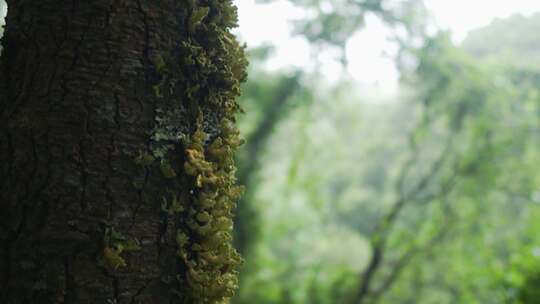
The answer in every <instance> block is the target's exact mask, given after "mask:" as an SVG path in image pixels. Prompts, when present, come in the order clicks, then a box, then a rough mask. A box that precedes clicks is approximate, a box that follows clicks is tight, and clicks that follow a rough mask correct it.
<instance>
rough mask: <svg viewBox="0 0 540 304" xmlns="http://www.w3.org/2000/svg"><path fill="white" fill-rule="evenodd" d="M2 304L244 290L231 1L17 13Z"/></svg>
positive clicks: (9, 83) (240, 76) (204, 297)
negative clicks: (235, 225)
mask: <svg viewBox="0 0 540 304" xmlns="http://www.w3.org/2000/svg"><path fill="white" fill-rule="evenodd" d="M8 7H9V11H8V15H7V18H6V29H5V33H4V37H3V39H2V46H3V52H2V56H1V59H0V85H1V88H0V89H1V90H0V115H1V123H0V133H1V135H0V136H1V139H0V160H1V161H0V187H1V189H2V191H1V194H0V202H1V208H2V212H1V215H0V239H1V242H2V249H1V252H2V253H1V254H2V261H1V262H0V277H1V278H0V279H1V287H0V299H1V302H2V303H221V302H223V301H225V300H226V299H227V298H229V297H231V296H232V294H233V292H234V290H235V289H236V285H237V283H236V281H237V280H236V275H237V270H236V266H237V265H238V264H239V261H240V258H239V256H238V254H237V253H236V252H235V250H234V249H233V248H232V246H231V231H232V210H233V208H234V205H235V201H236V199H237V198H238V197H239V195H240V192H241V191H240V188H239V187H237V186H236V185H235V177H234V171H235V166H234V162H233V153H234V151H235V149H236V147H237V146H238V145H239V144H240V140H239V139H238V132H237V130H236V128H235V114H236V112H237V111H238V109H239V106H238V104H237V103H236V102H235V98H236V97H237V96H238V95H239V90H240V88H239V84H240V82H241V81H243V80H244V79H245V78H246V73H245V66H246V61H245V59H244V54H243V48H242V47H240V46H239V45H238V43H237V42H236V41H235V37H234V36H232V35H231V34H230V32H229V30H230V29H231V28H232V27H234V26H235V25H236V11H235V7H234V6H233V5H232V2H231V1H217V0H216V1H213V0H212V1H195V0H184V1H172V0H171V1H159V2H156V1H144V0H140V1H113V2H111V1H101V0H98V1H82V2H78V1H75V2H69V3H67V2H62V1H43V0H41V1H8Z"/></svg>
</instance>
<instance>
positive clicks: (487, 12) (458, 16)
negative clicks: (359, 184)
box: [235, 0, 540, 89]
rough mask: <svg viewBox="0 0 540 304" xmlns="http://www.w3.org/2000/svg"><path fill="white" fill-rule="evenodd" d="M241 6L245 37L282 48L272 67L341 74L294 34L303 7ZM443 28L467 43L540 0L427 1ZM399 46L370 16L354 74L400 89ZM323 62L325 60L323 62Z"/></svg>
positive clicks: (350, 50) (240, 0)
mask: <svg viewBox="0 0 540 304" xmlns="http://www.w3.org/2000/svg"><path fill="white" fill-rule="evenodd" d="M235 2H236V4H237V5H238V10H239V18H240V28H239V30H238V33H239V35H240V39H241V40H243V41H245V42H247V44H248V45H249V46H251V47H255V46H258V45H261V44H263V43H265V42H268V43H271V44H272V45H274V46H275V47H276V53H275V56H274V58H273V59H272V60H270V61H269V63H268V65H269V66H268V67H269V68H270V69H275V68H279V67H284V66H288V65H295V66H300V67H304V68H308V69H315V68H317V69H320V72H321V73H322V74H323V75H325V76H326V77H327V78H328V79H329V80H330V81H332V80H334V79H336V78H338V77H339V75H340V73H341V69H340V65H339V64H338V63H337V62H336V61H335V60H333V58H334V56H333V55H332V54H327V53H322V54H318V55H317V58H318V60H319V61H317V60H315V59H314V57H312V54H310V51H309V48H308V46H307V43H306V42H305V41H304V40H303V39H302V38H299V37H291V35H290V31H291V24H290V22H289V21H290V20H292V19H296V18H299V17H302V15H303V12H302V10H301V9H299V8H296V7H294V6H293V5H291V4H290V3H288V2H287V1H284V0H278V1H274V2H272V3H271V4H257V3H255V1H254V0H236V1H235ZM424 2H425V5H426V6H427V8H428V9H429V11H430V13H431V14H432V15H433V19H434V22H435V24H436V25H437V26H439V27H441V28H444V29H449V30H451V31H452V33H453V37H454V40H456V41H461V40H462V39H463V38H464V37H465V36H466V34H467V32H468V31H469V30H471V29H474V28H477V27H481V26H485V25H487V24H489V23H490V22H491V21H492V20H493V19H494V18H504V17H508V16H510V15H512V14H516V13H521V14H525V15H530V14H532V13H534V12H536V11H540V1H538V0H425V1H424ZM394 52H395V46H394V45H393V44H392V43H391V42H389V41H388V29H386V28H385V26H384V25H383V24H382V23H381V22H380V21H379V20H377V18H375V17H373V16H369V17H368V18H367V20H366V28H365V29H364V30H363V31H362V32H360V33H357V34H356V35H355V36H354V37H352V39H351V40H350V42H349V44H348V46H347V57H348V60H349V71H348V72H349V73H350V75H351V76H352V77H353V78H354V79H356V80H357V81H359V82H361V83H364V84H368V85H378V86H382V87H384V88H386V89H388V88H391V87H395V84H396V80H397V77H398V73H397V71H396V69H395V67H394V65H393V60H392V55H393V53H394ZM320 63H322V64H320Z"/></svg>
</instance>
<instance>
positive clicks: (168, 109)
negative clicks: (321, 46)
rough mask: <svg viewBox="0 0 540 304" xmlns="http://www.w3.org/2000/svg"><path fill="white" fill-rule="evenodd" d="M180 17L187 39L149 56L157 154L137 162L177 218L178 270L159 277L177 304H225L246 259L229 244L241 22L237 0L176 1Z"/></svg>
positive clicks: (167, 212)
mask: <svg viewBox="0 0 540 304" xmlns="http://www.w3.org/2000/svg"><path fill="white" fill-rule="evenodd" d="M178 18H180V20H179V24H182V25H186V28H185V31H182V33H183V34H182V35H183V36H182V38H181V39H180V40H179V41H178V43H177V45H176V46H175V47H174V50H173V51H171V52H170V53H166V54H159V55H154V56H153V59H152V64H153V66H154V69H153V72H154V73H156V74H157V75H158V77H157V78H158V79H157V80H156V82H155V83H154V84H153V85H152V86H151V90H152V95H153V98H154V100H155V103H156V109H155V127H154V130H153V132H152V135H151V142H150V147H149V151H150V153H151V156H152V158H149V157H146V156H144V155H143V156H140V157H139V158H138V163H139V164H141V165H143V166H147V167H148V166H152V168H153V169H152V170H158V172H159V173H160V176H161V177H162V178H163V184H166V185H167V190H166V191H165V193H164V194H163V195H162V196H161V197H159V198H157V199H155V201H159V202H158V203H157V204H158V206H160V207H161V213H162V214H163V215H164V216H165V217H167V218H168V219H167V222H170V218H172V220H173V222H174V223H175V229H176V231H175V234H174V235H175V240H176V249H177V250H176V252H177V256H176V259H177V261H176V262H177V263H176V264H177V266H178V267H177V270H176V273H174V274H173V275H171V274H170V272H167V271H168V270H164V277H165V278H166V279H164V280H162V281H163V282H165V281H166V282H167V284H168V285H169V286H170V289H171V293H172V294H174V295H176V296H178V297H179V298H180V299H179V301H178V302H179V303H224V302H226V301H227V299H228V298H230V297H231V296H232V295H233V293H234V291H235V289H236V288H237V284H238V282H237V267H238V265H239V264H240V263H241V258H240V256H239V255H238V254H237V253H236V251H235V250H234V248H233V247H232V245H231V240H232V236H231V234H232V225H233V221H232V217H233V210H234V208H235V204H236V200H237V199H238V197H239V196H240V194H241V193H242V188H241V187H239V186H237V185H236V179H235V177H234V174H235V165H234V152H235V150H236V148H237V147H238V146H239V145H241V144H242V141H241V140H240V139H239V134H238V131H237V129H236V126H235V115H236V114H237V113H238V112H239V111H240V107H239V105H238V104H237V102H236V100H235V99H236V97H238V95H239V94H240V83H241V82H242V81H244V80H245V78H246V72H245V68H246V65H247V62H246V59H245V56H244V48H243V47H241V46H240V45H239V44H238V43H237V42H236V40H235V38H234V36H233V35H232V34H231V33H230V32H229V30H230V28H232V27H234V26H235V25H236V9H235V8H234V6H233V5H232V1H230V0H225V1H224V0H208V1H204V5H202V3H201V2H200V1H195V0H183V1H179V4H178ZM150 160H151V161H150ZM170 277H174V278H176V280H170V279H168V278H170Z"/></svg>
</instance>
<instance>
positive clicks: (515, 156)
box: [235, 1, 540, 303]
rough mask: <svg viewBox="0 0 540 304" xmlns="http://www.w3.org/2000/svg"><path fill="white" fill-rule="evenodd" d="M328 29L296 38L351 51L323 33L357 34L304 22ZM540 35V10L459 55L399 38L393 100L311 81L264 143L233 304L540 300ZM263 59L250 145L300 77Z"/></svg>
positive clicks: (249, 105) (250, 113)
mask: <svg viewBox="0 0 540 304" xmlns="http://www.w3.org/2000/svg"><path fill="white" fill-rule="evenodd" d="M317 3H319V2H317ZM332 3H333V2H332ZM301 4H302V5H308V7H310V6H309V5H312V4H309V3H308V4H306V3H305V2H302V3H301ZM409 4H410V3H409ZM410 5H412V4H410ZM336 6H337V1H336ZM413 11H414V12H416V13H417V14H416V15H417V17H415V18H420V19H415V22H410V21H409V22H410V23H412V24H415V25H421V24H422V23H423V21H422V19H421V18H422V16H423V15H424V13H420V12H421V10H420V9H419V8H418V9H416V10H413ZM348 12H351V10H349V11H348ZM336 14H339V12H336ZM380 15H381V16H388V14H386V15H385V14H380ZM338 17H343V18H344V20H350V19H347V16H346V15H336V16H335V18H336V19H335V22H338V19H339V18H338ZM330 19H331V18H330V16H324V17H322V19H321V18H319V19H313V20H307V21H305V22H304V23H302V24H301V27H300V28H298V31H299V32H300V33H302V32H303V31H306V30H308V31H307V37H308V39H309V40H310V41H311V42H313V43H316V44H320V43H327V44H333V45H335V44H340V43H341V44H342V43H343V41H334V40H332V39H330V40H325V39H324V37H326V36H325V35H327V36H329V37H333V38H335V39H337V38H336V36H332V35H331V33H332V32H333V31H334V30H336V29H345V30H347V29H348V27H347V26H337V25H336V26H335V27H330V26H328V27H324V26H322V27H320V26H313V25H311V27H309V26H307V24H311V23H312V22H321V23H322V24H325V23H327V22H330V21H329V20H330ZM386 20H387V22H389V23H390V24H391V25H392V24H394V23H393V22H395V20H390V21H389V19H386ZM407 20H410V19H407ZM336 24H337V23H336ZM535 24H540V15H538V14H537V15H533V16H531V17H523V16H513V17H511V18H509V19H508V20H496V21H495V22H494V23H493V24H492V25H490V26H488V27H486V28H484V29H479V30H476V31H474V32H472V33H471V35H469V36H468V37H467V39H466V40H465V42H464V43H463V45H455V44H454V43H453V42H452V41H451V40H450V38H449V37H448V35H447V34H446V33H444V32H439V33H437V34H435V35H425V34H422V33H421V31H418V27H415V28H414V29H412V27H409V31H411V32H412V34H413V35H417V36H420V37H422V40H423V43H422V44H421V45H420V46H419V45H418V44H417V43H409V42H408V40H407V39H403V40H400V41H401V51H400V57H399V58H398V59H397V60H400V61H399V63H400V67H401V75H402V78H401V82H400V91H399V94H398V95H397V96H396V97H394V98H392V99H391V100H384V101H380V100H379V101H371V100H370V99H369V97H366V96H369V94H361V93H364V92H361V90H362V89H359V88H357V87H355V86H356V85H355V84H354V83H353V82H351V81H348V80H346V79H342V80H341V81H340V82H338V83H336V84H333V85H328V84H325V83H324V80H323V79H321V75H316V74H309V73H303V74H302V82H301V84H302V87H299V88H298V89H297V92H298V93H296V94H295V95H294V97H291V98H292V99H294V100H295V101H294V104H295V106H294V107H289V108H287V109H286V110H284V111H281V113H282V114H281V118H280V120H279V121H278V122H276V123H275V125H274V126H273V132H272V133H271V134H270V135H268V134H265V136H268V137H269V138H268V139H265V141H267V142H268V144H266V145H265V146H261V147H258V153H259V154H260V155H258V158H260V159H263V160H264V161H262V162H260V163H259V165H258V168H257V170H256V171H255V172H253V173H251V175H252V177H251V178H250V179H249V184H248V191H250V192H251V193H250V195H249V200H250V205H251V206H252V208H253V211H252V212H253V213H254V214H256V219H257V221H258V222H257V223H256V224H252V225H254V226H255V227H256V229H257V230H258V231H259V233H258V234H257V235H258V237H257V239H256V241H255V248H254V249H253V252H252V253H251V254H250V255H249V256H248V257H247V259H246V266H245V267H244V271H243V274H242V281H241V284H240V292H239V295H238V296H237V297H236V298H235V302H236V303H538V301H540V295H538V294H537V293H538V290H539V289H540V284H539V283H538V281H539V280H538V278H539V276H538V273H539V272H540V267H539V265H540V238H539V237H538V233H537V231H538V229H540V227H539V226H538V223H539V222H540V221H539V219H540V218H539V216H540V205H539V204H538V201H539V198H538V189H540V184H539V182H540V175H539V174H538V170H537V169H538V164H539V163H540V153H539V151H538V148H537V147H538V146H539V144H540V142H539V140H540V138H538V135H537V134H538V126H539V123H540V116H539V114H540V95H539V88H540V82H539V81H540V78H539V77H538V76H539V75H540V74H539V72H540V69H538V68H537V67H536V66H535V65H534V64H528V65H525V64H523V63H524V62H525V61H529V62H531V63H534V62H536V60H535V59H534V58H537V57H534V56H539V55H540V51H539V50H538V48H535V47H534V45H535V43H537V41H538V34H537V33H538V31H536V30H534V25H535ZM351 26H352V25H351ZM354 26H360V25H354ZM310 28H311V29H313V28H319V29H324V30H325V31H328V33H326V32H324V33H323V32H320V33H319V34H317V35H315V34H314V33H313V32H310V31H309V29H310ZM332 29H334V30H332ZM357 29H358V27H355V28H354V30H352V29H350V30H348V34H346V35H345V36H344V37H345V38H344V39H346V37H347V35H350V33H352V32H354V31H356V30H357ZM516 29H517V30H516ZM325 33H326V34H325ZM337 37H338V38H339V37H341V36H339V35H337ZM409 37H412V35H411V36H409ZM319 38H320V39H319ZM501 45H504V48H501ZM258 53H260V52H257V54H258ZM401 60H402V61H401ZM262 62H264V60H263V61H262ZM411 62H412V64H411ZM260 63H261V61H259V60H257V61H254V62H253V63H252V66H251V70H252V72H251V73H250V78H249V80H248V83H247V84H246V86H245V92H246V94H245V95H244V96H243V97H242V99H241V103H242V104H243V106H244V108H245V109H247V114H246V115H244V116H243V117H241V118H242V120H241V121H240V125H241V127H242V130H243V131H244V134H247V136H248V138H249V135H250V134H254V133H253V130H256V129H257V127H258V126H259V125H260V124H261V121H262V118H264V116H261V115H263V114H259V113H266V112H267V111H268V110H267V108H268V106H269V105H268V100H270V101H273V102H274V103H276V101H277V100H279V97H278V96H280V95H281V94H284V93H283V92H285V89H280V87H279V86H278V85H276V80H275V79H279V78H282V79H285V80H286V79H287V77H290V76H288V75H290V74H287V73H286V72H279V71H278V72H271V74H268V73H270V72H264V69H263V68H262V65H261V64H260ZM258 67H260V68H258ZM280 73H281V74H280ZM276 98H278V99H276ZM261 117H262V118H261ZM250 140H254V139H253V138H252V139H249V140H248V144H249V142H250ZM255 140H256V139H255ZM240 153H247V151H246V150H242V148H241V149H240ZM251 153H253V152H251ZM240 155H243V154H240ZM242 159H243V158H239V164H240V168H242V166H245V165H246V164H243V163H242ZM248 164H249V163H248ZM239 215H240V216H242V214H239Z"/></svg>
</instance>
